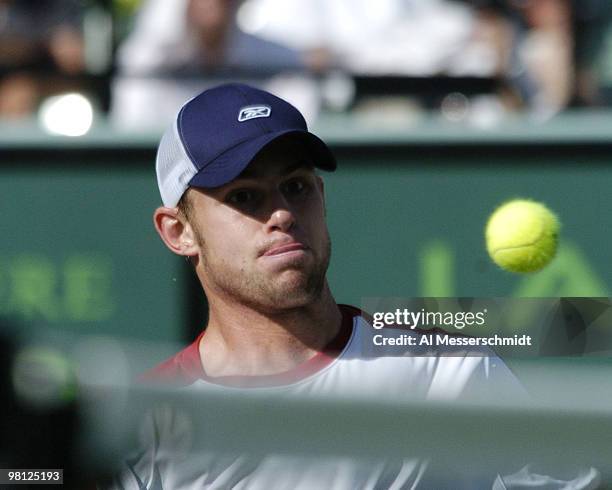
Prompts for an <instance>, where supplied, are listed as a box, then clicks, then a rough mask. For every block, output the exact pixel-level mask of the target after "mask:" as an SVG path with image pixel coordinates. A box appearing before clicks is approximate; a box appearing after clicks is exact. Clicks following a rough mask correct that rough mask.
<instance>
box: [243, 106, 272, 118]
mask: <svg viewBox="0 0 612 490" xmlns="http://www.w3.org/2000/svg"><path fill="white" fill-rule="evenodd" d="M271 112H272V109H271V108H270V106H268V105H250V106H247V107H243V108H242V109H240V112H239V113H238V122H244V121H248V120H249V119H256V118H258V117H270V113H271Z"/></svg>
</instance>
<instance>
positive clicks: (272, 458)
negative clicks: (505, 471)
mask: <svg viewBox="0 0 612 490" xmlns="http://www.w3.org/2000/svg"><path fill="white" fill-rule="evenodd" d="M335 168H336V161H335V158H334V156H333V155H332V153H331V151H330V150H329V148H328V147H327V145H326V144H325V143H324V142H323V141H321V140H320V139H319V138H318V137H316V136H315V135H314V134H312V133H310V132H309V131H308V129H307V126H306V122H305V121H304V118H303V117H302V115H301V114H300V113H299V111H298V110H297V109H295V108H294V107H293V106H291V105H290V104H289V103H287V102H285V101H284V100H282V99H280V98H277V97H275V96H274V95H272V94H270V93H267V92H264V91H261V90H258V89H255V88H252V87H249V86H246V85H240V84H228V85H222V86H219V87H216V88H213V89H211V90H208V91H206V92H203V93H202V94H200V95H198V96H197V97H195V98H193V99H191V100H190V101H188V102H187V103H186V104H185V105H184V106H183V107H182V108H181V110H180V112H179V113H178V116H177V117H176V119H175V121H174V123H173V124H172V126H171V127H170V128H169V129H168V131H167V132H166V133H165V134H164V136H163V137H162V140H161V143H160V145H159V149H158V154H157V180H158V185H159V191H160V193H161V198H162V201H163V206H161V207H159V208H158V209H157V210H155V213H154V223H155V228H156V229H157V231H158V233H159V236H160V237H161V239H162V240H163V242H164V243H165V245H166V246H167V247H168V248H169V249H170V250H171V251H172V252H174V253H176V254H178V255H181V256H184V257H187V258H189V260H190V261H191V262H192V264H193V266H194V269H195V273H196V274H197V277H198V278H199V281H200V283H201V285H202V289H203V291H204V293H205V294H206V298H207V299H208V304H209V319H208V324H207V325H206V328H205V330H204V331H203V332H202V333H201V334H200V335H199V336H198V338H197V339H196V340H195V341H194V342H193V343H192V344H191V345H189V346H188V347H187V348H185V349H184V350H182V351H181V352H179V353H178V354H176V355H175V356H173V357H172V358H171V359H169V360H167V361H165V362H163V363H162V364H160V365H159V366H157V367H156V368H154V369H153V370H152V371H150V372H149V373H147V375H146V378H147V379H148V380H164V381H173V382H177V383H179V384H180V385H182V386H188V387H189V389H199V388H209V389H210V388H214V389H220V390H236V389H241V390H261V391H264V392H265V391H269V392H270V393H295V394H298V395H304V396H308V395H310V394H312V395H317V396H326V395H330V396H331V395H333V396H338V395H343V394H351V395H355V394H359V395H361V396H370V397H383V396H387V397H392V398H394V399H396V400H398V401H400V400H405V399H420V400H443V399H444V400H457V399H460V398H462V397H466V396H469V394H470V393H474V390H475V389H476V388H477V387H479V388H482V387H486V388H487V389H490V390H491V391H495V392H496V393H497V395H496V396H498V397H504V396H507V397H515V396H517V393H518V394H520V395H519V396H522V395H523V394H524V392H523V390H522V388H521V387H520V385H519V384H518V382H517V381H516V379H515V378H514V377H513V375H512V374H511V373H510V371H509V370H508V368H507V367H506V366H505V365H504V364H503V362H501V361H500V360H499V359H497V358H495V357H492V356H482V355H479V356H478V355H467V354H466V353H464V354H463V355H457V352H455V353H454V355H444V354H443V353H438V354H436V355H433V354H430V355H421V354H423V353H422V352H419V351H418V349H415V348H414V347H409V346H403V347H398V346H391V345H387V346H380V345H377V344H375V343H374V342H373V337H374V335H383V336H384V337H390V336H394V335H395V333H394V332H393V331H392V329H388V328H385V329H382V330H375V329H373V328H372V326H371V322H370V319H369V318H368V316H367V315H366V314H364V313H362V312H361V311H359V310H358V309H357V308H354V307H351V306H345V305H338V304H337V303H336V302H335V300H334V297H333V294H332V292H331V290H330V287H329V284H328V282H327V280H326V272H327V269H328V265H329V263H330V256H331V242H330V237H329V233H328V229H327V225H326V220H325V192H324V191H325V188H324V183H323V178H322V177H321V176H320V175H319V174H318V173H317V169H320V170H322V171H333V170H334V169H335ZM362 198H363V196H355V199H362ZM361 233H367V230H355V234H354V237H353V239H354V240H355V246H359V235H360V234H361ZM356 266H357V267H358V264H357V265H356ZM363 280H364V281H367V277H364V278H363ZM406 333H407V334H408V335H410V336H414V337H415V338H418V336H420V335H422V334H421V333H420V332H419V331H418V330H412V331H411V330H407V331H406ZM378 343H380V342H378ZM202 416H203V417H205V416H206V413H205V410H203V414H202ZM147 420H148V422H147V423H148V424H149V425H148V429H149V431H148V432H147V434H148V439H146V440H145V441H144V442H145V446H146V447H145V448H144V449H143V451H142V452H141V453H139V454H138V455H137V456H136V457H134V458H132V459H130V460H129V462H127V463H126V464H127V468H126V471H124V472H123V473H122V474H121V476H120V477H119V478H118V479H117V481H116V482H115V484H116V488H123V489H149V490H153V489H155V490H160V489H166V490H178V489H186V490H187V489H189V490H195V489H202V488H211V489H212V488H241V489H262V490H264V489H265V490H269V489H276V488H283V489H328V488H329V489H347V490H348V489H358V488H380V489H383V488H428V489H437V490H440V489H444V488H452V489H453V490H458V489H461V488H466V489H474V488H492V487H493V486H494V485H497V486H496V487H495V488H498V489H502V488H546V489H553V488H555V489H556V488H558V489H561V488H572V489H583V488H584V489H585V488H592V487H591V486H590V485H592V484H593V482H594V481H595V480H596V478H597V474H596V473H595V472H594V471H591V470H588V471H584V472H581V473H580V474H579V475H578V477H577V478H573V479H568V480H554V479H551V478H549V477H546V476H540V475H534V474H533V473H530V472H529V471H528V470H523V472H522V473H521V472H519V473H515V474H513V475H511V476H508V477H503V476H501V475H499V474H498V473H497V472H496V471H494V470H487V471H484V470H483V471H481V472H476V473H477V476H473V477H467V476H462V477H457V478H454V479H453V480H452V482H449V481H448V480H444V479H441V477H438V476H437V473H436V472H434V471H432V470H431V468H432V463H431V462H429V461H426V460H423V459H419V458H413V459H405V458H402V457H398V458H397V459H396V460H393V461H358V460H352V459H348V458H338V459H332V460H330V459H323V458H317V457H312V458H297V457H293V456H288V455H278V454H276V455H269V456H268V457H265V458H258V459H252V458H249V457H245V456H244V455H240V454H235V455H228V454H191V455H189V456H186V454H189V439H190V433H189V428H188V425H182V424H180V423H177V422H176V419H174V418H173V417H172V415H171V414H168V412H163V411H162V412H158V413H156V414H155V415H154V416H152V417H150V418H148V419H147ZM253 423H257V421H253ZM228 437H231V434H228Z"/></svg>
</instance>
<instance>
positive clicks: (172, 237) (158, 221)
mask: <svg viewBox="0 0 612 490" xmlns="http://www.w3.org/2000/svg"><path fill="white" fill-rule="evenodd" d="M153 224H154V225H155V229H156V230H157V233H159V236H160V237H161V239H162V240H163V242H164V243H165V244H166V247H168V248H169V249H170V250H171V251H172V252H174V253H175V254H177V255H183V256H185V257H194V256H197V255H198V253H199V248H198V242H197V240H196V239H195V234H194V232H193V229H192V227H191V225H190V224H189V222H188V221H187V220H186V219H185V217H184V216H182V215H181V213H179V211H178V209H177V208H166V207H163V206H160V207H159V208H157V209H156V210H155V212H154V213H153Z"/></svg>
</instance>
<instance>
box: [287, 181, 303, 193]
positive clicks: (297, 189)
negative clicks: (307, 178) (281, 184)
mask: <svg viewBox="0 0 612 490" xmlns="http://www.w3.org/2000/svg"><path fill="white" fill-rule="evenodd" d="M307 190H308V184H307V183H306V182H304V181H303V180H302V179H295V180H290V181H289V182H287V183H286V184H285V192H287V193H288V194H290V195H299V194H303V193H304V192H306V191H307Z"/></svg>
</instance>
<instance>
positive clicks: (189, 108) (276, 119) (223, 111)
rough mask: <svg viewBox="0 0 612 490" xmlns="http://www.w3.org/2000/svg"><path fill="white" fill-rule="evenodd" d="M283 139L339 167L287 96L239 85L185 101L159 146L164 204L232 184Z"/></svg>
mask: <svg viewBox="0 0 612 490" xmlns="http://www.w3.org/2000/svg"><path fill="white" fill-rule="evenodd" d="M280 137H287V138H295V139H296V140H298V141H300V142H301V143H302V146H303V147H304V150H305V152H307V153H308V156H309V157H310V160H311V161H312V163H313V165H314V166H315V167H318V168H321V169H324V170H335V168H336V160H335V158H334V156H333V154H332V153H331V151H330V149H329V148H328V147H327V145H326V144H325V143H324V142H323V141H322V140H321V139H319V138H318V137H317V136H315V135H314V134H312V133H310V132H309V131H308V127H307V125H306V121H305V120H304V117H303V116H302V114H300V112H299V111H298V110H297V109H296V108H295V107H294V106H292V105H291V104H289V103H288V102H286V101H284V100H283V99H281V98H279V97H276V96H275V95H272V94H270V93H268V92H265V91H263V90H259V89H256V88H254V87H250V86H248V85H244V84H237V83H234V84H226V85H221V86H218V87H215V88H212V89H210V90H206V91H205V92H202V93H201V94H199V95H198V96H196V97H194V98H193V99H191V100H189V101H188V102H187V103H185V105H183V107H182V108H181V110H180V111H179V113H178V116H177V118H176V121H175V124H173V126H172V127H171V128H170V129H169V130H168V131H167V132H166V134H164V137H163V138H162V140H161V143H160V145H159V149H158V154H157V165H156V166H157V177H158V184H159V188H160V193H161V195H162V200H163V201H164V204H165V205H166V206H175V205H176V204H177V203H178V201H179V200H180V198H181V196H182V194H183V193H184V192H185V190H187V188H188V187H189V186H193V187H204V188H211V187H218V186H221V185H224V184H226V183H228V182H231V181H232V180H233V179H235V178H236V177H237V176H238V175H239V174H240V173H241V172H242V171H243V170H244V169H245V168H246V167H247V166H248V165H249V163H250V162H251V161H252V160H253V159H254V158H255V157H256V156H257V154H258V153H259V152H260V151H261V150H262V149H263V148H265V147H266V146H267V145H268V144H270V143H271V142H272V141H275V140H276V139H278V138H280Z"/></svg>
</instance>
